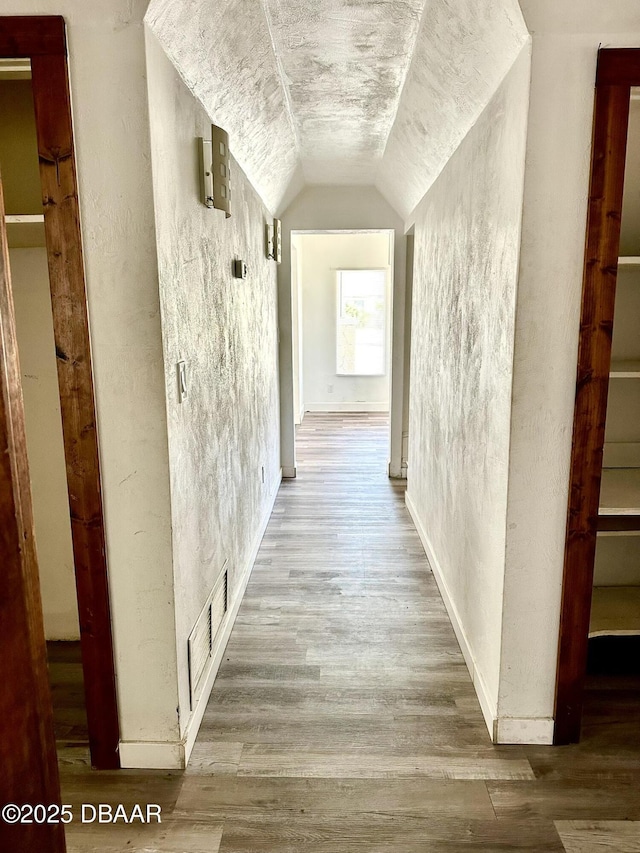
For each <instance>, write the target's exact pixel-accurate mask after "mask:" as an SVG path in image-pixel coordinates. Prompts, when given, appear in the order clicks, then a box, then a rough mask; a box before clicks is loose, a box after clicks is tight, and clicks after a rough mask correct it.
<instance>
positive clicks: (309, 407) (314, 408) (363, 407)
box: [304, 403, 389, 412]
mask: <svg viewBox="0 0 640 853" xmlns="http://www.w3.org/2000/svg"><path fill="white" fill-rule="evenodd" d="M304 410H305V412H388V411H389V404H388V403H305V404H304Z"/></svg>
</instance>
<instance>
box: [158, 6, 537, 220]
mask: <svg viewBox="0 0 640 853" xmlns="http://www.w3.org/2000/svg"><path fill="white" fill-rule="evenodd" d="M146 22H147V24H148V25H149V27H150V28H151V30H152V31H153V32H154V34H155V35H156V36H157V38H158V39H159V41H160V42H161V44H162V45H163V47H164V49H165V51H166V52H167V54H168V55H169V57H170V58H171V60H172V61H173V63H174V64H175V66H176V68H177V69H178V71H179V72H180V73H181V75H182V77H183V78H184V80H185V82H186V84H187V85H188V86H189V88H190V89H191V90H192V91H193V93H194V94H195V95H196V97H197V98H198V99H199V100H200V101H201V102H202V104H203V106H204V107H205V109H206V110H207V112H208V113H209V115H210V116H211V118H212V119H213V120H214V121H215V122H216V123H217V124H219V125H221V126H223V127H225V129H226V130H227V131H228V132H229V134H230V138H231V147H232V151H233V153H234V155H235V157H236V158H237V159H238V161H239V163H240V165H241V166H242V168H243V169H244V170H245V172H246V173H247V175H248V176H249V178H250V179H251V181H252V182H253V184H254V186H255V187H256V189H257V190H258V192H259V193H260V194H261V196H262V197H263V199H264V201H265V202H266V204H267V205H268V206H269V207H270V208H271V209H273V210H275V209H277V208H278V207H279V206H281V204H282V201H283V198H285V197H286V196H287V195H290V194H291V187H292V186H293V187H298V186H302V185H303V183H305V182H306V183H315V184H317V183H322V184H348V185H350V184H373V185H376V186H378V187H379V189H380V190H381V191H382V192H383V193H384V194H385V195H386V197H387V198H388V200H389V201H390V202H391V203H392V204H393V205H394V207H395V208H396V209H397V210H398V211H399V212H400V213H401V214H403V215H404V216H407V215H408V214H409V212H410V211H411V210H412V209H413V208H414V207H415V205H416V204H417V203H418V201H419V200H420V198H421V197H422V196H423V195H424V193H425V192H426V191H427V190H428V188H429V186H430V185H431V183H432V182H433V180H435V178H436V177H437V175H438V174H439V172H440V170H441V169H442V166H443V165H444V163H445V162H446V160H447V159H448V157H449V156H451V153H452V152H453V151H454V150H455V148H456V147H457V145H458V144H459V142H460V140H461V139H462V138H463V137H464V135H465V134H466V133H467V131H468V129H469V128H470V127H471V125H472V124H473V122H474V121H475V120H476V119H477V117H478V115H479V113H480V112H481V110H482V109H483V108H484V106H486V104H487V102H488V100H489V98H490V97H491V95H492V94H493V92H494V91H495V89H496V87H497V85H498V83H499V82H500V80H501V79H502V77H503V76H504V74H505V73H506V72H507V70H508V69H509V67H510V66H511V64H512V63H513V61H514V59H515V57H516V56H517V54H518V53H519V51H520V50H521V48H522V46H523V44H524V42H525V41H526V39H527V38H528V32H527V29H526V27H525V24H524V21H523V19H522V15H521V13H520V8H519V6H518V3H517V0H483V2H481V3H479V2H478V0H313V2H309V0H215V2H214V0H151V3H150V5H149V9H148V12H147V16H146Z"/></svg>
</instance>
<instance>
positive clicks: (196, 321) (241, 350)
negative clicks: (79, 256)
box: [147, 31, 280, 736]
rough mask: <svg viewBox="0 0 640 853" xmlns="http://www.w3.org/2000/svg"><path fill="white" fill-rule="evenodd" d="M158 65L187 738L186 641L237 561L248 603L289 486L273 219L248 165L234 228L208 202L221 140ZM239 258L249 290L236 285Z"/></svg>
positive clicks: (154, 118)
mask: <svg viewBox="0 0 640 853" xmlns="http://www.w3.org/2000/svg"><path fill="white" fill-rule="evenodd" d="M147 63H148V81H149V109H150V116H151V153H152V163H153V179H154V180H153V183H154V196H155V202H154V203H155V213H156V232H157V246H158V266H159V280H160V299H161V309H162V334H163V349H164V362H165V382H166V394H167V411H168V424H169V460H170V473H171V509H172V530H173V559H174V584H175V620H176V636H177V649H178V686H179V708H180V711H179V713H180V734H181V736H184V735H185V733H186V730H187V726H188V724H189V721H190V715H191V710H190V696H189V673H188V654H187V638H188V636H189V634H190V632H191V630H192V628H193V626H194V624H195V622H196V619H197V617H198V615H199V614H200V611H201V610H202V608H203V606H204V604H205V602H206V600H207V597H208V596H209V593H210V592H211V590H212V589H213V586H214V584H215V583H216V581H217V579H218V578H219V576H220V573H221V571H222V569H223V565H224V563H225V561H226V560H228V564H227V569H228V580H229V600H230V608H231V607H232V605H233V603H234V601H235V600H236V599H238V597H239V596H240V595H241V594H242V592H243V591H244V586H243V583H244V582H246V579H247V575H248V571H249V570H250V568H251V562H252V552H253V551H254V549H256V548H257V544H258V541H259V537H260V535H261V532H262V529H263V525H264V524H266V520H267V518H268V514H269V512H270V509H271V505H272V501H273V498H274V496H275V491H276V489H277V487H278V484H279V482H280V459H279V451H280V448H279V414H278V412H279V404H278V367H277V355H278V353H277V303H276V300H277V281H276V269H277V267H276V264H275V263H274V261H272V260H269V259H268V258H267V257H266V253H265V224H266V222H267V220H268V219H270V217H269V214H268V211H267V209H266V208H265V207H264V205H263V203H262V202H261V201H260V198H259V197H258V195H257V193H256V191H255V190H254V189H253V188H252V186H251V184H250V183H249V182H248V180H247V179H246V177H245V176H244V174H243V173H242V171H241V169H240V167H239V166H238V165H237V163H235V162H234V163H233V164H232V172H231V174H232V195H231V211H232V214H231V218H229V219H226V218H225V215H224V213H223V212H222V211H219V210H212V209H208V208H206V207H205V206H204V204H202V202H201V201H200V183H199V173H198V154H197V146H196V137H198V136H206V137H209V136H210V132H211V131H210V125H211V119H209V118H208V116H207V115H206V113H205V112H204V110H203V108H202V106H201V105H200V104H199V103H198V102H197V101H196V99H195V98H194V97H193V95H192V94H191V93H190V91H189V90H188V89H187V87H186V85H185V84H184V83H183V81H182V80H181V78H180V77H179V75H178V73H177V71H176V70H175V68H174V67H173V65H172V64H171V62H170V61H169V59H168V58H167V56H166V55H165V53H164V51H163V49H162V47H161V46H160V44H159V43H158V41H157V40H156V38H155V36H153V34H151V33H150V32H149V31H148V32H147ZM214 119H215V116H214ZM233 145H234V137H231V138H230V148H231V151H232V152H233ZM271 219H272V217H271ZM234 258H242V259H243V260H244V261H245V262H246V263H247V265H248V276H247V278H246V279H237V278H234V277H233V273H232V262H233V260H234ZM181 360H184V361H185V362H186V367H187V389H188V390H187V396H186V398H185V399H184V400H183V401H182V402H179V400H178V384H177V379H176V365H177V363H178V361H181ZM263 471H264V476H263ZM207 698H208V697H207V695H203V697H202V702H203V703H205V704H206V701H207Z"/></svg>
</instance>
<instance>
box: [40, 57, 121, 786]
mask: <svg viewBox="0 0 640 853" xmlns="http://www.w3.org/2000/svg"><path fill="white" fill-rule="evenodd" d="M31 73H32V79H33V97H34V103H35V111H36V127H37V134H38V152H39V157H40V178H41V181H42V192H43V205H44V217H45V219H44V227H45V234H46V240H47V255H48V260H49V279H50V283H51V303H52V309H53V326H54V334H55V341H56V355H57V364H58V384H59V386H60V405H61V410H62V431H63V435H64V446H65V457H66V461H67V483H68V487H69V504H70V508H71V533H72V538H73V554H74V562H75V573H76V587H77V591H78V609H79V616H80V639H81V643H82V663H83V671H84V684H85V696H86V705H87V719H88V723H89V740H90V744H91V759H92V763H93V764H94V766H96V767H98V768H100V769H109V768H111V769H113V768H117V767H119V766H120V762H119V757H118V744H119V740H120V730H119V724H118V709H117V704H116V681H115V668H114V660H113V639H112V635H111V612H110V604H109V583H108V577H107V560H106V547H105V537H104V522H103V509H102V494H101V485H100V463H99V458H98V436H97V429H96V411H95V401H94V390H93V371H92V362H91V343H90V339H89V318H88V312H87V296H86V291H85V281H84V264H83V258H82V241H81V236H80V214H79V208H78V190H77V178H76V167H75V157H74V150H73V134H72V125H71V104H70V98H69V86H68V79H69V75H68V70H67V63H66V58H65V57H64V56H63V55H61V54H58V55H55V56H34V57H32V60H31Z"/></svg>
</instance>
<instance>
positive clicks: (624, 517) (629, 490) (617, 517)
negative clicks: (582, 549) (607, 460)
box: [598, 468, 640, 530]
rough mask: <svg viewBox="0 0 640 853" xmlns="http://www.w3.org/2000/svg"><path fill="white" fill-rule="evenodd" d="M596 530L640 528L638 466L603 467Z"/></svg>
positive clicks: (639, 470)
mask: <svg viewBox="0 0 640 853" xmlns="http://www.w3.org/2000/svg"><path fill="white" fill-rule="evenodd" d="M598 530H640V468H603V469H602V484H601V486H600V508H599V510H598Z"/></svg>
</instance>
